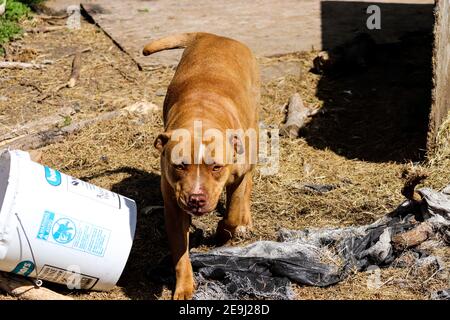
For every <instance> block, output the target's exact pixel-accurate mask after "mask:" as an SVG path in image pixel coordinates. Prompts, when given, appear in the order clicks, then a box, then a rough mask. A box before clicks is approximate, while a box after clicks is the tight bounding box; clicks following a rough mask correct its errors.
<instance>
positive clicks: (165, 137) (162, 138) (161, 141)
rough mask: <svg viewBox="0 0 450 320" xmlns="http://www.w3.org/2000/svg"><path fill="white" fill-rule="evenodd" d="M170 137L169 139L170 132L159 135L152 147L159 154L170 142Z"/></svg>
mask: <svg viewBox="0 0 450 320" xmlns="http://www.w3.org/2000/svg"><path fill="white" fill-rule="evenodd" d="M170 137H171V133H170V132H164V133H161V134H159V135H158V137H157V138H156V139H155V142H154V143H153V145H154V146H155V148H156V149H158V151H159V152H162V151H163V149H164V146H165V145H166V143H167V142H168V141H169V140H170Z"/></svg>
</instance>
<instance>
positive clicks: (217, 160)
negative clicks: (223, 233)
mask: <svg viewBox="0 0 450 320" xmlns="http://www.w3.org/2000/svg"><path fill="white" fill-rule="evenodd" d="M220 136H222V138H220ZM191 137H193V134H192V131H189V130H187V129H177V130H175V131H170V132H165V133H162V134H160V135H159V136H158V137H157V138H156V140H155V143H154V146H155V148H156V149H158V150H159V151H160V153H161V174H162V175H164V178H165V179H166V181H167V183H168V184H169V185H170V186H171V187H172V189H173V190H174V193H175V197H176V201H177V203H178V206H179V207H180V208H181V209H182V210H183V211H185V212H186V213H189V214H191V215H196V216H201V215H204V214H206V213H209V212H211V211H213V210H214V209H215V208H216V206H217V203H218V201H219V198H220V195H221V193H222V190H223V189H224V186H225V185H227V184H228V183H233V182H235V180H237V179H239V176H241V173H242V172H244V170H246V168H247V169H248V162H245V161H241V162H238V161H236V158H237V157H238V156H239V155H243V154H244V145H243V143H242V140H241V138H240V137H239V136H237V135H233V134H231V135H229V137H226V136H224V135H223V134H222V131H219V130H217V131H216V136H215V137H214V139H204V137H202V138H199V139H195V138H192V139H191ZM243 162H245V163H243Z"/></svg>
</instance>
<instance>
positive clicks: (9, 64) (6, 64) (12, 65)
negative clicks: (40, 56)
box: [0, 61, 45, 69]
mask: <svg viewBox="0 0 450 320" xmlns="http://www.w3.org/2000/svg"><path fill="white" fill-rule="evenodd" d="M44 67H45V65H43V64H37V63H28V62H16V61H0V69H42V68H44Z"/></svg>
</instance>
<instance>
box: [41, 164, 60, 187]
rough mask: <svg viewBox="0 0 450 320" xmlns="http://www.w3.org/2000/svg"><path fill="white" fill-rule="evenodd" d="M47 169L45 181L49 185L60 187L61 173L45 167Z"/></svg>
mask: <svg viewBox="0 0 450 320" xmlns="http://www.w3.org/2000/svg"><path fill="white" fill-rule="evenodd" d="M44 169H45V179H46V180H47V182H48V183H49V184H51V185H52V186H55V187H56V186H59V185H60V184H61V173H60V172H59V171H58V170H55V169H52V168H49V167H47V166H45V167H44Z"/></svg>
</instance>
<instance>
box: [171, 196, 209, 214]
mask: <svg viewBox="0 0 450 320" xmlns="http://www.w3.org/2000/svg"><path fill="white" fill-rule="evenodd" d="M177 202H178V206H179V207H180V208H181V210H183V211H184V212H186V213H187V214H189V215H191V216H195V217H201V216H204V215H206V214H208V213H210V212H212V211H213V210H214V208H211V207H210V206H208V205H205V206H201V207H200V206H198V207H191V206H189V205H187V204H186V203H185V201H183V200H182V199H178V201H177Z"/></svg>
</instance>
